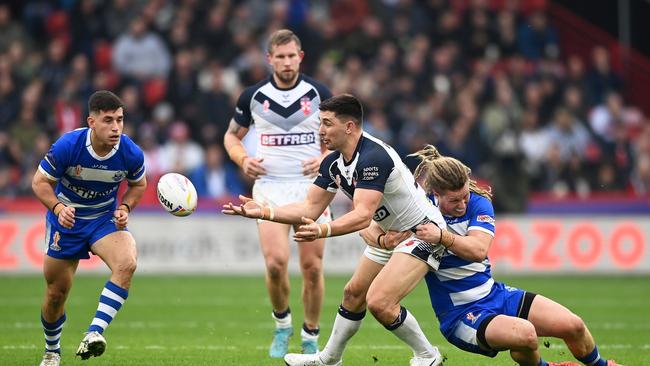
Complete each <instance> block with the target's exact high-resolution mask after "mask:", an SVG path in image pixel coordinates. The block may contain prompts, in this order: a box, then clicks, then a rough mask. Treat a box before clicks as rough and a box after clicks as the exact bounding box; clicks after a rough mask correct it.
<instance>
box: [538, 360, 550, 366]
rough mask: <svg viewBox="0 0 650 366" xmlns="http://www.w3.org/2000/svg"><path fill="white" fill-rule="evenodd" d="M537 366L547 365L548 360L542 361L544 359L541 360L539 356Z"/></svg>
mask: <svg viewBox="0 0 650 366" xmlns="http://www.w3.org/2000/svg"><path fill="white" fill-rule="evenodd" d="M537 366H548V362H546V361H544V360H542V359H541V358H540V359H539V363H538V364H537Z"/></svg>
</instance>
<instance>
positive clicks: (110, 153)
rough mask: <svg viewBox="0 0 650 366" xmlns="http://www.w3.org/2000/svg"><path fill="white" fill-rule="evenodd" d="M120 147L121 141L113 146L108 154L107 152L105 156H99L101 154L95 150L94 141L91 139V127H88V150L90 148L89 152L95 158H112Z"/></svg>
mask: <svg viewBox="0 0 650 366" xmlns="http://www.w3.org/2000/svg"><path fill="white" fill-rule="evenodd" d="M119 148H120V143H119V142H118V143H117V145H115V146H113V150H111V151H110V152H109V153H108V154H106V155H104V156H99V155H98V154H97V153H96V152H95V150H93V144H92V142H91V141H90V128H88V127H86V150H88V153H89V154H90V156H92V157H93V158H95V159H97V160H107V159H110V158H111V157H112V156H113V155H115V153H116V152H117V150H118V149H119Z"/></svg>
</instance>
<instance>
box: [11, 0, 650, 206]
mask: <svg viewBox="0 0 650 366" xmlns="http://www.w3.org/2000/svg"><path fill="white" fill-rule="evenodd" d="M495 3H498V4H499V6H493V5H494V4H495ZM543 5H544V1H541V0H519V1H518V0H502V1H489V0H465V1H461V0H428V1H415V0H374V1H373V0H333V1H326V0H314V1H307V0H273V1H266V0H242V1H236V0H232V1H230V0H183V1H170V0H150V1H144V0H112V1H106V2H102V1H95V0H77V1H75V0H58V1H46V0H32V1H23V2H14V3H13V5H0V196H2V197H13V196H24V195H30V194H31V177H32V176H33V173H34V170H35V169H36V167H37V166H38V162H39V161H40V159H41V158H42V156H43V155H44V154H45V153H46V152H47V150H48V149H49V148H50V145H51V143H52V142H53V141H54V140H55V139H56V138H57V137H58V136H60V135H61V134H62V133H64V132H66V131H70V130H71V129H74V128H77V127H82V126H85V116H86V115H87V110H86V108H87V107H86V105H85V101H86V100H87V99H88V97H89V96H90V94H91V93H92V92H93V91H95V90H100V89H109V90H113V91H115V92H116V93H117V94H118V95H119V96H120V97H121V98H122V100H123V101H124V103H125V115H126V123H125V133H126V134H128V135H129V136H131V137H132V138H133V139H134V140H135V141H136V142H137V143H138V144H139V145H140V146H142V148H143V149H144V150H145V159H146V160H145V163H146V167H147V174H148V177H149V178H148V179H149V180H150V181H151V182H155V181H156V178H157V177H158V176H160V175H161V174H163V173H165V172H169V171H175V172H179V173H182V174H186V175H188V176H190V177H191V179H192V181H193V182H194V184H195V185H196V187H197V190H198V191H199V194H200V195H201V196H203V197H211V198H219V197H224V196H229V195H233V194H238V193H242V192H247V191H248V190H249V189H250V184H251V182H250V181H247V180H246V178H245V177H243V176H242V175H241V174H240V173H239V172H238V169H237V168H236V166H234V165H233V164H232V163H231V162H230V161H229V160H228V159H227V157H226V155H225V154H224V151H223V146H222V141H223V134H224V132H225V130H226V128H227V125H228V122H229V121H230V118H231V116H232V114H233V112H234V103H235V98H236V97H237V96H238V95H239V94H240V92H241V90H242V87H243V86H245V85H251V84H253V83H255V82H256V81H259V80H261V79H263V78H266V77H267V76H268V73H269V69H268V65H267V61H266V56H265V54H263V53H262V52H261V51H260V49H264V47H265V42H266V40H267V37H268V35H269V34H270V33H271V32H273V31H274V30H276V29H279V28H283V27H286V28H289V29H292V30H293V31H294V32H295V33H296V34H297V35H298V36H299V37H300V38H301V39H302V42H303V49H304V50H305V52H306V55H307V57H306V58H305V60H304V61H303V64H302V65H303V69H302V70H303V72H305V73H306V74H307V75H310V76H313V77H315V78H316V79H317V80H319V81H321V82H323V83H324V84H326V85H327V86H328V87H329V88H331V90H332V92H333V93H334V94H335V95H336V94H339V93H343V92H348V93H352V94H354V95H356V96H358V97H359V98H360V99H361V100H362V101H363V103H364V105H365V106H366V107H367V111H366V115H365V116H366V121H365V128H366V129H367V130H368V131H369V132H370V133H371V134H373V135H375V136H376V137H379V138H381V139H383V140H385V141H386V142H388V143H390V144H391V145H393V146H394V147H396V148H397V149H398V151H399V152H400V154H401V155H402V156H406V155H407V154H409V153H412V152H415V151H417V150H420V149H421V148H422V147H423V146H424V145H425V144H434V145H436V146H437V147H438V149H439V150H440V152H441V153H442V154H444V155H449V156H452V157H456V158H458V159H460V160H461V161H463V162H464V163H465V164H467V165H468V166H469V167H470V168H472V170H473V173H474V176H475V177H477V178H479V179H480V180H484V181H486V182H488V183H489V184H490V185H491V186H492V187H493V193H494V195H495V196H496V197H499V196H507V197H508V199H498V198H497V199H496V200H495V202H498V203H499V206H498V207H495V208H496V209H497V210H498V211H508V212H520V211H523V210H524V209H525V207H526V202H527V199H528V197H529V194H530V193H531V192H546V193H548V194H550V195H552V196H556V197H564V196H568V195H576V196H578V197H588V196H589V195H591V194H594V193H597V192H627V193H629V194H635V195H638V196H646V197H647V196H648V195H650V122H648V117H647V116H644V115H643V113H642V112H641V111H640V110H639V109H638V108H635V107H634V106H630V105H628V104H627V103H626V101H625V99H624V98H623V97H622V95H623V91H624V89H623V88H624V80H622V78H621V77H620V76H619V75H618V74H617V72H616V71H615V70H614V69H613V67H612V66H611V64H610V55H609V53H608V50H607V49H606V48H604V47H595V48H594V49H593V52H592V58H591V59H589V60H585V59H581V58H579V57H577V56H572V55H564V54H561V52H560V47H559V39H558V34H557V31H556V29H555V28H554V26H553V22H552V19H549V17H548V15H547V14H546V12H545V11H544V7H543ZM410 162H414V160H409V159H408V158H407V163H410ZM151 186H152V187H154V186H155V185H153V184H152V185H151Z"/></svg>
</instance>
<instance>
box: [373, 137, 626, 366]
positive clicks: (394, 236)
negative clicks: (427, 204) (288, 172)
mask: <svg viewBox="0 0 650 366" xmlns="http://www.w3.org/2000/svg"><path fill="white" fill-rule="evenodd" d="M414 155H416V156H419V157H420V158H422V163H421V164H420V165H418V168H417V170H416V173H415V175H416V177H420V176H421V177H422V178H423V182H424V186H425V189H426V190H427V192H431V194H432V200H434V201H435V202H436V205H437V206H438V207H439V208H440V211H441V212H442V214H443V215H444V218H445V221H446V222H447V228H448V230H449V231H443V230H440V229H439V228H438V227H436V226H434V225H431V224H425V225H419V226H418V227H417V231H416V236H417V237H418V238H420V239H422V240H426V241H429V242H431V243H440V244H442V245H444V246H445V248H446V250H445V253H444V255H443V257H442V260H441V261H440V267H439V268H438V270H437V271H435V272H429V273H427V275H426V276H425V279H426V282H427V287H428V289H429V295H430V298H431V304H432V306H433V309H434V310H435V313H436V316H437V317H438V320H439V321H440V331H441V332H442V334H443V335H444V336H445V338H447V340H448V341H449V342H451V343H452V344H454V345H455V346H456V347H458V348H460V349H462V350H465V351H468V352H473V353H478V354H482V355H486V356H489V357H494V356H496V355H497V353H498V352H500V351H505V350H509V351H510V355H511V357H512V359H513V360H514V361H515V362H517V363H518V364H519V365H522V366H580V365H579V364H577V363H574V362H560V363H555V362H546V361H544V360H543V359H542V358H541V356H540V354H539V351H538V347H539V341H538V337H555V338H561V339H562V340H564V342H565V343H566V345H567V347H568V348H569V350H570V351H571V353H572V354H573V355H574V356H575V358H576V359H578V360H579V361H581V362H582V363H584V364H585V365H587V366H617V363H616V362H615V361H612V360H609V361H608V360H606V359H604V358H602V357H601V356H600V354H599V352H598V348H597V347H596V344H595V342H594V339H593V337H592V336H591V333H590V332H589V329H587V326H586V325H585V323H584V321H583V320H582V319H581V318H580V317H579V316H577V315H575V314H574V313H572V312H571V311H570V310H569V309H567V308H566V307H564V306H562V305H560V304H558V303H557V302H555V301H553V300H550V299H548V298H546V297H544V296H542V295H538V294H535V293H532V292H528V291H524V290H520V289H518V288H514V287H511V286H507V285H505V284H503V283H499V282H495V281H494V279H493V278H492V274H491V271H490V261H489V259H488V258H487V253H488V250H489V248H490V245H491V244H492V240H493V237H494V228H495V221H494V209H493V207H492V202H491V195H490V193H489V192H488V191H486V190H483V189H481V188H479V187H478V186H477V185H476V182H475V181H473V180H472V179H470V173H471V170H470V169H469V168H468V167H467V166H466V165H464V164H463V163H461V162H460V161H458V160H457V159H454V158H451V157H446V156H441V155H440V154H439V153H438V151H437V149H436V148H435V147H433V146H427V147H426V148H425V149H423V150H421V151H419V152H417V153H416V154H414ZM382 232H383V231H381V229H380V227H379V225H373V226H372V227H371V228H370V229H369V230H368V231H367V232H365V233H364V239H365V240H374V239H373V238H374V237H376V235H378V233H379V234H381V233H382ZM403 235H405V234H404V233H393V232H389V233H387V234H386V245H387V246H388V247H392V246H393V245H397V244H398V243H399V241H400V239H401V238H402V236H403Z"/></svg>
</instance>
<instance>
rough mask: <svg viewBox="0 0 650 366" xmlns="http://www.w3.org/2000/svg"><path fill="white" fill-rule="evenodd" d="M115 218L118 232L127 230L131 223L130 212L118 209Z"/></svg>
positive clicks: (114, 213)
mask: <svg viewBox="0 0 650 366" xmlns="http://www.w3.org/2000/svg"><path fill="white" fill-rule="evenodd" d="M113 217H114V218H115V220H113V222H114V223H115V227H116V228H117V229H118V230H124V229H126V225H127V224H128V222H129V212H128V211H127V210H125V209H122V208H119V207H118V208H117V210H115V212H113Z"/></svg>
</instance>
